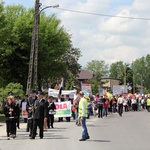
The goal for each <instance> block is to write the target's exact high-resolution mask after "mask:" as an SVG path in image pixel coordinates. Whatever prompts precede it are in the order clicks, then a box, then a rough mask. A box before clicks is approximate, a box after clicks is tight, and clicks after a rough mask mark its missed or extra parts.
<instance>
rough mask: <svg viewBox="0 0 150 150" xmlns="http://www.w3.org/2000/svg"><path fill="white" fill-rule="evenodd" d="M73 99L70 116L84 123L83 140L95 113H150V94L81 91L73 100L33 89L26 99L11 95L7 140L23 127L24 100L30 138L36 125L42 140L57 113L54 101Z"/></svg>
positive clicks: (61, 119) (79, 122)
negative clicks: (111, 94) (102, 93)
mask: <svg viewBox="0 0 150 150" xmlns="http://www.w3.org/2000/svg"><path fill="white" fill-rule="evenodd" d="M56 101H59V102H64V101H70V102H71V104H72V107H71V112H72V114H71V117H72V118H73V120H75V123H76V125H77V126H82V138H81V139H80V141H85V140H87V139H89V138H90V136H89V133H88V130H87V127H86V119H90V116H91V115H93V116H95V117H98V118H103V117H104V116H105V117H107V115H109V114H112V113H118V114H119V115H120V116H122V114H123V111H125V112H127V111H140V110H141V109H147V111H148V112H150V95H140V94H129V95H113V96H110V95H107V94H104V95H103V96H102V95H99V94H97V95H96V96H93V95H90V94H88V93H86V94H85V93H83V92H82V91H80V92H79V93H77V95H76V97H75V98H74V99H70V98H69V95H66V96H65V97H64V95H58V98H55V99H54V97H52V96H47V97H45V95H44V93H43V92H39V93H38V94H37V93H36V91H34V90H32V91H31V92H30V94H29V95H26V96H25V98H24V99H23V100H21V99H20V97H19V96H13V95H12V94H9V96H8V97H7V99H6V102H5V104H4V114H5V118H6V132H7V139H8V140H9V139H11V138H16V131H17V128H18V129H20V114H21V109H22V103H23V102H26V111H27V113H28V117H27V118H25V119H24V121H25V122H27V128H26V131H27V132H29V137H30V139H35V137H36V135H37V127H39V137H40V139H42V138H43V136H44V134H43V133H44V131H46V130H47V129H48V128H54V115H55V112H56V106H55V102H56ZM71 117H65V118H62V117H59V118H58V121H59V122H61V121H63V120H64V119H65V120H66V121H67V122H70V120H71Z"/></svg>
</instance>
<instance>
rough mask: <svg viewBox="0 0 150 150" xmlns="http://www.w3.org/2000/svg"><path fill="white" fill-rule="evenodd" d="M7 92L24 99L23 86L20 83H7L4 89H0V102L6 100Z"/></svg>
mask: <svg viewBox="0 0 150 150" xmlns="http://www.w3.org/2000/svg"><path fill="white" fill-rule="evenodd" d="M9 92H12V93H13V95H16V96H20V97H21V98H23V97H24V91H23V86H22V85H21V84H20V83H9V84H8V85H7V86H6V87H5V88H0V101H2V100H3V99H4V98H6V97H7V96H8V93H9Z"/></svg>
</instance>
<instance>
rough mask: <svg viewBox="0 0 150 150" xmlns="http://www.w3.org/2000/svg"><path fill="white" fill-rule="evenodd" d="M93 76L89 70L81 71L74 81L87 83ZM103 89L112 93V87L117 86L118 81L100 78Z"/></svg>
mask: <svg viewBox="0 0 150 150" xmlns="http://www.w3.org/2000/svg"><path fill="white" fill-rule="evenodd" d="M93 76H94V74H93V72H92V71H91V70H81V71H80V73H79V74H78V76H77V77H76V80H77V81H78V83H79V84H80V83H88V80H90V79H92V78H93ZM101 82H102V83H103V84H102V87H101V88H103V89H105V90H107V91H110V92H112V88H113V85H119V84H120V79H116V78H111V77H102V79H101Z"/></svg>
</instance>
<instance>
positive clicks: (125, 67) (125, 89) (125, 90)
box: [124, 63, 127, 93]
mask: <svg viewBox="0 0 150 150" xmlns="http://www.w3.org/2000/svg"><path fill="white" fill-rule="evenodd" d="M126 70H127V66H126V63H125V64H124V93H126V92H127V88H126V84H127V83H126V80H127V79H126Z"/></svg>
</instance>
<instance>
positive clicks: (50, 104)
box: [47, 96, 56, 128]
mask: <svg viewBox="0 0 150 150" xmlns="http://www.w3.org/2000/svg"><path fill="white" fill-rule="evenodd" d="M47 102H48V118H47V126H48V128H50V126H51V128H54V114H55V110H56V105H55V103H54V102H53V96H49V97H48V100H47Z"/></svg>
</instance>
